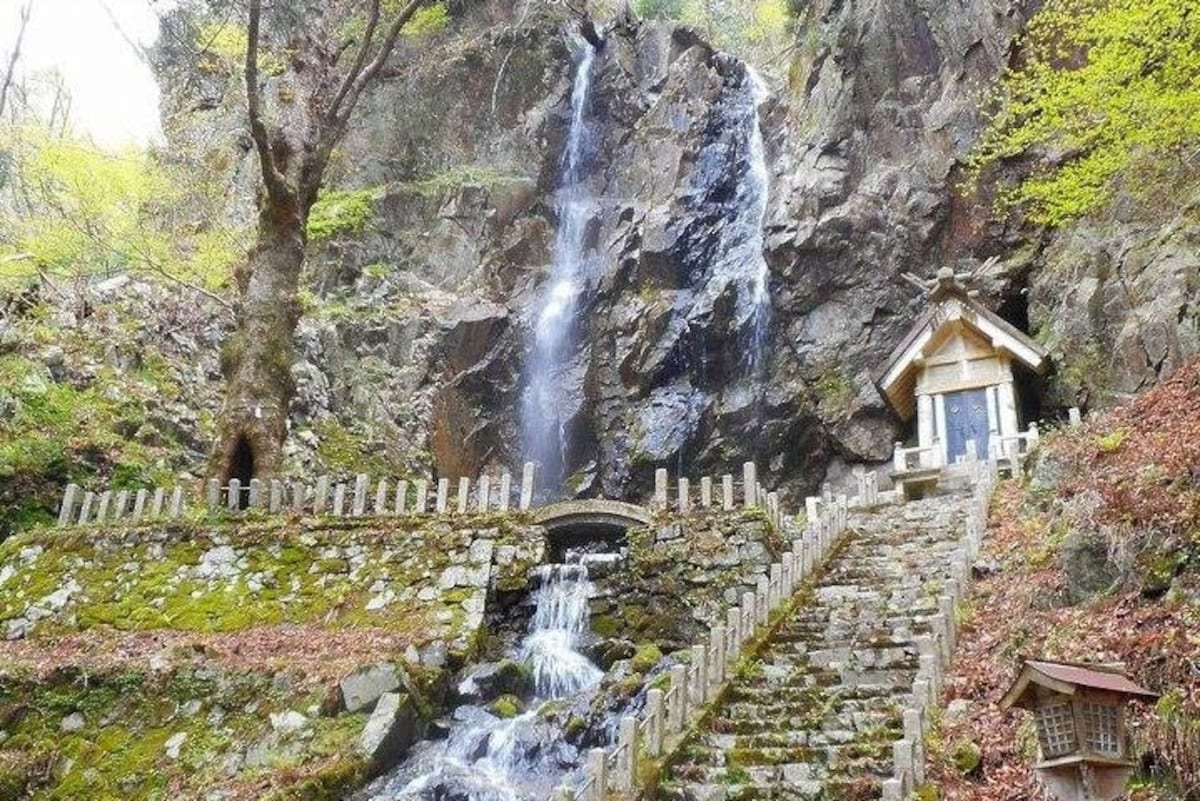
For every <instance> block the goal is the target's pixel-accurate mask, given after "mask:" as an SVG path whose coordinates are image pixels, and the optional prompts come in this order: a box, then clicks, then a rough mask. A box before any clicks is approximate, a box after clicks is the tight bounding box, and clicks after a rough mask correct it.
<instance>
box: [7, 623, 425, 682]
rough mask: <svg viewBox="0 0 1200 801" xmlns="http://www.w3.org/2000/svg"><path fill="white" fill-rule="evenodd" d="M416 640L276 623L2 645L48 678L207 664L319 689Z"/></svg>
mask: <svg viewBox="0 0 1200 801" xmlns="http://www.w3.org/2000/svg"><path fill="white" fill-rule="evenodd" d="M410 644H411V643H410V639H409V638H408V637H406V636H404V635H402V634H397V633H394V632H392V631H389V630H385V629H376V628H356V629H334V628H323V627H321V626H315V625H308V626H270V627H260V628H254V629H248V630H245V631H240V632H236V633H230V634H198V633H195V632H184V631H116V630H113V629H109V628H95V629H90V630H88V631H84V632H80V633H78V634H71V635H68V636H64V637H59V638H54V639H36V640H20V641H16V642H0V664H4V665H11V666H12V667H15V668H18V669H20V670H25V671H31V672H33V673H35V674H37V675H38V676H43V677H44V676H45V675H46V674H48V673H50V672H51V671H53V670H54V669H56V668H59V667H62V666H72V667H78V668H80V669H82V670H85V671H87V672H90V673H93V674H100V673H110V672H114V671H118V670H124V669H138V670H146V669H148V668H149V667H150V666H151V665H152V662H153V663H160V660H161V659H164V658H165V659H166V660H167V663H168V664H169V665H171V666H175V665H179V664H184V663H194V662H197V661H201V662H204V663H206V664H209V665H212V666H214V667H219V668H222V669H224V670H228V671H233V672H249V671H253V672H264V673H278V672H287V673H289V674H292V675H295V676H301V677H303V681H304V682H307V683H311V684H312V685H314V686H315V685H317V684H323V683H325V682H328V681H331V680H335V679H338V678H341V677H342V676H345V675H346V674H347V673H350V672H351V671H353V670H354V669H355V668H357V667H359V666H361V665H363V664H368V663H373V662H378V661H380V660H383V659H389V658H391V659H395V658H397V657H399V656H400V655H402V654H403V653H404V651H405V649H406V648H407V647H408V646H409V645H410Z"/></svg>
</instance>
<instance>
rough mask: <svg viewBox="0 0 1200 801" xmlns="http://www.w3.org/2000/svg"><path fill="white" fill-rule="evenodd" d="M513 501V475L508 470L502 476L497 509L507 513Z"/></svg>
mask: <svg viewBox="0 0 1200 801" xmlns="http://www.w3.org/2000/svg"><path fill="white" fill-rule="evenodd" d="M511 501H512V474H510V473H509V472H508V471H507V470H505V471H504V472H502V473H501V474H500V498H499V503H498V504H497V505H496V508H497V509H499V510H500V511H501V512H507V511H508V506H509V503H510V502H511Z"/></svg>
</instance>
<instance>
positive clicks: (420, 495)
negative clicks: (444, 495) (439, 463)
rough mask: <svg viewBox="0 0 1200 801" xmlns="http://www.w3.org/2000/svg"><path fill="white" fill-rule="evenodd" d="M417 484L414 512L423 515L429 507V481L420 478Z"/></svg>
mask: <svg viewBox="0 0 1200 801" xmlns="http://www.w3.org/2000/svg"><path fill="white" fill-rule="evenodd" d="M415 484H416V487H417V500H416V502H415V504H414V505H413V514H417V515H423V514H425V512H426V511H427V510H428V509H429V482H428V481H426V480H425V479H423V478H418V479H417V480H416V482H415Z"/></svg>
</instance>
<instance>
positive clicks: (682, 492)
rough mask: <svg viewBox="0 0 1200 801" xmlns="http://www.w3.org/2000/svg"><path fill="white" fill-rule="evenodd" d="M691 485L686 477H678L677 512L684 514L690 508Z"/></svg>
mask: <svg viewBox="0 0 1200 801" xmlns="http://www.w3.org/2000/svg"><path fill="white" fill-rule="evenodd" d="M691 501H692V499H691V487H690V484H689V482H688V480H687V479H686V478H683V477H682V476H680V478H679V514H681V515H686V514H687V513H688V512H689V511H690V510H691V505H692V504H691Z"/></svg>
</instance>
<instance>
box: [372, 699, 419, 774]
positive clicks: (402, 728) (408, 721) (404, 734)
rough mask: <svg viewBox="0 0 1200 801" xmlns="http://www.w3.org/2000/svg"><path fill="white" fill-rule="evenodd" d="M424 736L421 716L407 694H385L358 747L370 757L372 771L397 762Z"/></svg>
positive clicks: (383, 768) (381, 769) (377, 770)
mask: <svg viewBox="0 0 1200 801" xmlns="http://www.w3.org/2000/svg"><path fill="white" fill-rule="evenodd" d="M420 736H421V731H420V716H419V715H418V714H417V711H416V709H415V707H414V705H413V703H412V699H411V697H410V696H409V695H408V694H407V693H391V692H387V693H383V694H382V695H381V696H379V699H378V703H377V704H375V711H374V712H372V713H371V719H370V720H368V721H367V725H366V726H365V727H363V730H362V734H361V735H360V736H359V741H358V746H359V750H360V751H361V752H362V753H363V755H364V756H366V757H367V758H368V759H370V760H371V773H372V774H373V775H376V774H379V773H382V772H383V771H385V770H387V769H388V768H390V767H392V766H393V765H395V764H396V763H397V762H399V761H400V759H401V758H402V757H403V756H404V755H405V754H406V753H407V752H408V749H409V748H410V747H411V746H412V744H413V743H414V742H416V741H417V740H418V739H419V738H420Z"/></svg>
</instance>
